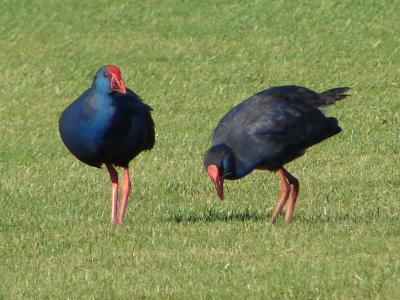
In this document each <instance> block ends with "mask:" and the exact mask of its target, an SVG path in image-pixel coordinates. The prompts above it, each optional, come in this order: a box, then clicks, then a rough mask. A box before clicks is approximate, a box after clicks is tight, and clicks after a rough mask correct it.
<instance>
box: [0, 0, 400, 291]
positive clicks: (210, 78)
mask: <svg viewBox="0 0 400 300" xmlns="http://www.w3.org/2000/svg"><path fill="white" fill-rule="evenodd" d="M399 11H400V2H399V1H372V0H371V1H313V0H310V1H305V2H301V3H300V2H296V1H289V0H281V1H248V2H246V1H131V2H129V3H125V2H124V1H73V2H66V1H40V0H36V1H22V0H18V1H2V2H1V3H0V28H1V29H0V66H1V72H0V176H1V179H0V205H1V206H0V207H1V210H0V299H19V298H21V299H27V298H32V299H43V298H48V299H77V298H83V299H88V298H90V299H139V298H171V299H249V298H250V299H371V298H373V299H396V298H397V297H398V294H399V291H398V287H399V286H400V254H399V249H400V214H399V212H400V201H399V200H400V197H399V192H400V171H399V170H400V91H399V78H400V34H399V28H400V19H399V17H398V12H399ZM109 63H113V64H117V65H119V66H120V67H121V69H122V75H123V78H124V80H125V82H126V83H127V85H128V86H129V87H130V88H131V89H133V90H135V91H136V92H137V93H138V94H139V95H141V97H142V98H143V99H144V100H145V102H146V103H148V104H150V105H152V107H153V108H154V113H153V116H154V120H155V123H156V130H157V138H156V146H155V148H154V149H153V150H152V151H150V152H147V153H143V154H141V155H140V156H139V157H138V158H137V159H135V160H134V161H133V162H132V163H131V175H132V181H133V193H132V194H131V198H130V199H131V201H130V203H128V209H127V216H126V223H125V224H124V225H123V226H112V225H111V224H110V220H109V206H110V186H109V179H108V174H107V172H106V170H104V169H103V170H97V169H94V168H90V167H88V166H86V165H84V164H82V163H79V162H78V161H76V159H75V158H74V157H73V156H72V155H70V154H69V153H68V151H67V150H66V148H65V147H64V145H63V144H62V142H61V140H60V138H59V135H58V117H59V114H60V112H61V111H62V110H63V109H64V107H65V106H66V105H67V104H68V103H69V102H71V101H72V100H74V99H75V98H76V97H77V96H79V95H80V94H81V92H82V91H83V90H84V89H86V88H87V87H88V86H89V85H90V84H91V81H92V78H93V75H94V73H95V71H96V70H97V69H98V68H99V67H100V66H101V65H103V64H109ZM283 84H298V85H305V86H307V87H309V88H312V89H314V90H316V91H323V90H325V89H328V88H332V87H336V86H343V85H349V86H352V87H353V89H352V91H351V94H352V97H351V98H348V99H346V100H343V101H342V102H340V103H338V104H337V105H335V106H334V107H332V108H330V109H329V110H328V112H327V113H328V114H329V115H333V116H336V117H337V118H338V119H339V121H340V125H341V127H342V128H343V132H342V133H341V134H340V135H337V136H335V137H333V138H331V139H330V140H328V141H326V142H323V143H322V144H320V145H318V146H315V147H313V148H312V149H311V150H310V151H308V153H307V154H306V155H305V156H304V157H302V158H301V159H299V160H297V161H295V162H293V163H291V164H289V165H288V166H287V167H288V170H290V172H291V173H293V174H294V175H295V176H296V177H297V178H298V179H299V180H300V189H301V191H300V195H299V199H298V202H297V207H296V210H295V214H294V218H293V220H292V222H290V223H285V222H283V221H282V218H279V219H278V222H277V224H276V225H274V226H272V225H270V224H269V223H268V219H269V217H270V214H271V211H272V208H273V206H274V204H275V199H276V196H277V192H278V180H277V178H276V177H275V175H274V174H273V173H267V172H262V171H257V172H254V173H252V174H251V175H250V176H248V177H246V178H244V179H242V180H240V181H236V182H226V184H225V189H226V190H225V200H224V201H223V202H220V201H218V200H217V197H216V195H215V192H214V190H213V186H212V184H211V182H210V180H209V179H208V178H207V176H206V174H205V172H204V170H203V165H202V156H203V153H204V151H205V150H206V149H207V148H208V147H209V145H210V133H211V130H212V129H213V127H214V126H215V124H216V122H217V121H218V120H219V119H220V117H221V116H222V115H223V114H224V113H225V112H226V111H227V110H228V109H229V108H231V107H232V106H233V105H235V104H236V103H238V102H239V101H241V100H242V99H244V98H246V97H248V96H250V95H252V94H253V93H255V92H257V91H259V90H261V89H264V88H266V87H269V86H273V85H283Z"/></svg>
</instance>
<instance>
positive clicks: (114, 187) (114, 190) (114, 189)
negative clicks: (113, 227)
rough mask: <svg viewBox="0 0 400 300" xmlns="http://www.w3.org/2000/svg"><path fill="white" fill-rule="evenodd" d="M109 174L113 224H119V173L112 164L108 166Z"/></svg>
mask: <svg viewBox="0 0 400 300" xmlns="http://www.w3.org/2000/svg"><path fill="white" fill-rule="evenodd" d="M106 167H107V170H108V173H109V174H110V179H111V198H112V200H111V223H113V224H117V223H118V219H117V209H118V173H117V171H116V170H115V168H114V167H113V165H112V164H106Z"/></svg>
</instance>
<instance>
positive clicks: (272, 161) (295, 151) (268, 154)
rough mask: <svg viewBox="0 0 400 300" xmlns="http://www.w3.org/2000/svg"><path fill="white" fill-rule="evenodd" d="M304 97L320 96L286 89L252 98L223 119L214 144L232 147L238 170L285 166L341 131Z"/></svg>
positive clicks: (278, 89)
mask: <svg viewBox="0 0 400 300" xmlns="http://www.w3.org/2000/svg"><path fill="white" fill-rule="evenodd" d="M304 89H305V88H304ZM299 90H300V92H299ZM302 95H303V96H302ZM305 96H307V97H310V99H314V98H315V97H318V94H316V93H314V92H312V91H310V90H308V89H305V90H303V88H301V87H297V86H284V87H275V88H271V89H268V90H265V91H262V92H260V93H258V94H256V95H254V96H252V97H250V98H249V99H247V100H245V101H244V102H242V103H240V104H239V105H237V106H236V107H234V108H233V109H232V110H231V111H230V112H228V114H226V115H225V116H224V117H223V118H222V119H221V121H220V123H219V124H218V125H217V127H216V128H215V130H214V133H213V144H220V143H225V144H227V145H229V146H230V147H231V148H232V149H233V151H234V152H235V155H236V159H237V161H236V164H237V166H238V167H239V168H240V167H241V168H243V169H248V168H254V167H261V165H263V166H264V167H266V168H268V169H276V168H278V167H280V166H282V165H283V164H285V163H287V162H289V161H291V160H293V159H295V158H296V157H298V156H300V155H302V154H303V153H304V151H305V150H306V148H308V147H310V146H312V145H314V144H316V143H318V142H320V141H322V140H324V139H326V138H328V137H329V136H332V135H333V134H335V133H338V132H339V131H340V128H339V127H338V126H337V120H336V119H334V118H326V117H325V116H324V114H323V113H322V112H321V111H319V110H318V109H317V108H314V107H313V106H311V105H309V104H308V103H307V100H305V99H304V97H305ZM308 101H314V100H308Z"/></svg>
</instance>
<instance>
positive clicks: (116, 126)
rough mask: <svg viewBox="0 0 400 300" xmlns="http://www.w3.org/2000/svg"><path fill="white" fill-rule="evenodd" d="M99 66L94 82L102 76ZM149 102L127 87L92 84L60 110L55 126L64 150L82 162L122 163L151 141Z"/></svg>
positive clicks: (97, 163)
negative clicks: (114, 89) (106, 89)
mask: <svg viewBox="0 0 400 300" xmlns="http://www.w3.org/2000/svg"><path fill="white" fill-rule="evenodd" d="M101 74H102V71H101V70H100V71H99V72H98V73H97V74H96V77H95V82H96V80H97V81H101V80H103V78H102V75H101ZM150 111H151V108H150V106H148V105H146V104H144V103H143V102H142V100H141V99H140V98H139V96H138V95H136V94H135V93H134V92H133V91H131V90H130V89H127V91H126V93H125V94H123V93H119V92H114V93H110V94H108V93H102V92H101V91H97V90H96V86H95V85H93V86H92V87H91V88H90V89H88V90H86V91H85V92H84V93H83V94H82V95H81V96H79V97H78V99H76V100H75V101H74V102H72V103H71V104H70V105H69V106H68V107H67V108H66V109H65V110H64V111H63V112H62V114H61V117H60V122H59V129H60V135H61V138H62V140H63V142H64V144H65V145H66V147H67V148H68V150H69V151H70V152H71V153H72V154H73V155H75V156H76V157H77V158H78V159H79V160H81V161H82V162H84V163H86V164H88V165H90V166H94V167H100V166H101V165H102V164H103V163H109V164H113V165H116V166H121V167H126V166H127V165H128V163H129V162H130V161H131V160H132V159H133V158H134V157H135V156H136V155H138V154H139V153H140V152H141V151H143V150H149V149H151V148H152V147H153V145H154V123H153V120H152V118H151V114H150Z"/></svg>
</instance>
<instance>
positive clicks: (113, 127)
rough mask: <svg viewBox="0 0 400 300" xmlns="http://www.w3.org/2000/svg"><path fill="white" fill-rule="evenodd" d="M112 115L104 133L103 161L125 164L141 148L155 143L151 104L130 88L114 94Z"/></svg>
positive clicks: (146, 148) (147, 148)
mask: <svg viewBox="0 0 400 300" xmlns="http://www.w3.org/2000/svg"><path fill="white" fill-rule="evenodd" d="M113 105H114V106H115V114H114V116H113V118H112V120H111V121H110V124H109V127H108V129H107V131H106V132H105V134H104V136H103V145H104V150H103V151H104V153H105V155H106V158H105V160H106V161H110V162H112V163H114V164H116V165H121V166H126V165H127V164H128V163H129V161H130V160H131V159H133V158H134V157H135V156H136V155H137V154H139V153H140V152H141V151H143V150H150V149H151V148H153V146H154V142H155V131H154V122H153V119H152V117H151V110H152V109H151V107H150V106H148V105H147V104H145V103H143V102H142V100H141V99H140V98H139V96H138V95H136V94H135V93H134V92H133V91H131V90H129V89H128V91H127V93H126V94H119V93H118V94H115V95H113Z"/></svg>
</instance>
